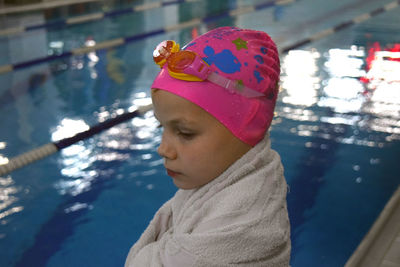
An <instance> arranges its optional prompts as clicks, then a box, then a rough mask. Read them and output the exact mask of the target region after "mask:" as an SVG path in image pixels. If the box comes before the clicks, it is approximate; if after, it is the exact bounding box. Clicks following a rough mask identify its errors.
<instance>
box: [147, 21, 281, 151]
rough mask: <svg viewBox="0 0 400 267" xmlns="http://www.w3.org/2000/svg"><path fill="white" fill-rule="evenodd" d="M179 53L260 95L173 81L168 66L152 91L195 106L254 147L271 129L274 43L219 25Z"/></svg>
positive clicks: (206, 83) (275, 74)
mask: <svg viewBox="0 0 400 267" xmlns="http://www.w3.org/2000/svg"><path fill="white" fill-rule="evenodd" d="M183 49H184V50H190V51H193V52H196V53H197V54H198V55H200V56H201V58H202V59H203V60H204V61H205V62H207V63H208V65H210V68H211V70H212V71H215V72H217V73H218V74H219V75H222V76H224V77H226V78H229V79H231V80H234V81H240V82H241V83H243V84H244V85H245V86H247V87H249V88H251V89H253V90H256V91H258V92H261V93H263V94H264V95H265V96H262V97H257V98H247V97H245V96H243V95H241V94H237V93H232V92H230V91H229V90H227V89H225V88H223V87H221V86H219V85H216V84H214V83H212V82H210V81H208V80H205V81H202V82H192V81H183V80H179V79H175V78H172V77H171V76H170V75H169V74H168V70H167V66H166V65H167V64H165V65H164V67H163V68H162V69H161V71H160V73H159V74H158V75H157V77H156V78H155V80H154V82H153V84H152V86H151V88H157V89H161V90H165V91H168V92H170V93H173V94H175V95H178V96H180V97H183V98H185V99H187V100H189V101H191V102H192V103H194V104H196V105H198V106H200V107H201V108H203V109H204V110H205V111H207V112H208V113H210V114H211V115H213V116H214V117H215V118H216V119H217V120H218V121H220V122H221V123H222V124H223V125H225V127H226V128H228V129H229V130H230V131H231V132H232V133H233V134H234V135H235V136H236V137H237V138H239V139H240V140H242V141H243V142H245V143H247V144H249V145H251V146H255V145H256V144H257V143H258V142H259V141H260V140H262V139H263V138H264V136H265V132H266V131H267V129H268V128H269V126H270V125H271V121H272V118H273V113H274V108H275V102H276V98H277V95H278V86H277V84H278V82H279V74H280V64H279V55H278V52H277V48H276V45H275V43H274V42H273V41H272V39H271V38H270V37H269V35H268V34H266V33H265V32H261V31H254V30H245V29H239V28H235V27H221V28H217V29H214V30H211V31H209V32H207V33H205V34H203V35H201V36H199V37H198V38H196V39H194V40H192V41H191V42H190V43H189V44H187V45H186V46H185V47H184V48H183Z"/></svg>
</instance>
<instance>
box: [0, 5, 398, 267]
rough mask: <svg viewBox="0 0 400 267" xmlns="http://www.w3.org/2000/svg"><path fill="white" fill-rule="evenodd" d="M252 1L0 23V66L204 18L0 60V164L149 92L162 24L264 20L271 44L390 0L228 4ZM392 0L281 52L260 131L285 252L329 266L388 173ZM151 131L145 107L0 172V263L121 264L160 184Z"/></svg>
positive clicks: (385, 190) (300, 262) (393, 122)
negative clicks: (16, 30)
mask: <svg viewBox="0 0 400 267" xmlns="http://www.w3.org/2000/svg"><path fill="white" fill-rule="evenodd" d="M154 2H155V1H134V2H132V1H120V2H119V3H118V4H117V3H114V4H108V6H104V5H101V4H99V3H96V4H90V5H89V4H88V5H83V6H82V8H83V9H84V10H83V11H82V9H78V11H79V12H78V11H76V10H75V9H73V8H69V9H68V8H59V9H53V10H51V12H50V11H49V10H47V11H46V12H31V13H24V14H16V15H7V16H4V15H3V17H2V20H1V21H0V25H1V26H2V27H3V26H4V27H11V25H26V24H32V23H33V24H45V23H49V22H52V21H55V20H56V19H60V18H61V19H63V18H68V17H73V16H77V15H82V14H86V13H82V12H87V13H90V12H98V11H104V10H120V9H122V8H126V7H129V6H132V5H139V4H146V3H154ZM263 3H268V2H267V1H218V2H217V1H194V2H193V3H186V2H185V3H184V2H182V1H177V2H175V3H172V2H171V3H170V4H167V5H165V6H163V7H155V8H151V9H148V10H145V11H142V12H136V13H132V14H124V15H119V16H113V17H111V18H104V19H101V20H95V21H92V22H88V23H82V24H77V25H73V26H68V27H58V28H56V27H42V28H39V29H38V30H35V31H27V32H25V33H21V34H18V35H8V36H0V65H6V64H18V63H21V62H26V61H29V60H32V59H37V58H42V57H47V56H49V55H56V54H61V53H63V52H65V51H71V50H73V49H76V48H79V47H83V46H90V45H93V44H94V43H101V42H104V41H106V40H113V39H116V38H120V37H127V36H134V35H138V34H141V33H149V32H152V31H155V30H157V29H160V28H162V27H171V26H174V25H177V24H179V23H182V22H185V21H188V20H191V19H193V18H202V19H204V21H203V22H202V23H200V24H197V25H194V26H191V27H186V28H182V29H177V30H170V31H166V32H164V33H159V34H152V35H148V36H144V37H143V38H138V39H137V40H135V41H132V42H129V43H126V44H124V45H121V46H117V47H114V48H111V49H108V50H97V51H95V52H91V53H88V54H82V55H77V56H70V57H62V58H60V59H58V60H49V61H44V62H43V63H40V64H33V65H32V66H30V67H27V68H22V69H19V70H14V71H11V72H7V73H3V74H0V84H1V87H0V163H5V162H7V160H8V159H9V158H11V157H14V156H17V155H19V154H21V153H23V152H26V151H29V150H31V149H34V148H36V147H38V146H41V145H43V144H46V143H49V142H54V141H56V140H60V139H62V138H66V137H67V136H71V135H73V134H74V133H76V132H79V131H83V130H86V129H88V128H89V127H90V126H93V125H96V124H98V123H99V122H102V121H104V120H106V119H109V118H112V117H115V116H117V115H118V114H121V113H122V112H124V111H127V110H129V109H131V108H132V107H137V106H140V105H144V104H147V103H149V101H150V99H149V86H150V85H151V82H152V79H153V78H154V76H155V75H156V73H157V66H155V65H154V64H153V63H152V58H151V55H152V49H153V47H154V46H155V45H156V44H158V43H159V42H160V41H162V40H164V39H175V40H177V41H178V42H180V43H186V42H188V41H189V40H190V39H191V38H192V37H193V36H196V35H197V34H201V33H204V32H205V31H207V30H210V29H213V28H215V27H218V26H224V25H231V26H239V27H243V28H253V29H257V30H263V31H266V32H268V33H270V34H271V36H272V37H273V39H275V40H276V42H277V44H278V46H279V47H280V48H282V49H283V48H284V47H288V46H290V45H293V44H295V43H297V42H299V41H300V40H303V39H304V38H307V37H309V36H310V35H312V34H314V33H316V32H320V31H322V30H325V29H329V28H332V27H334V26H336V25H338V24H340V23H342V22H345V21H348V20H349V19H352V18H355V17H357V16H359V15H361V14H364V13H368V12H371V11H372V10H376V9H377V8H379V7H382V6H383V5H385V4H388V3H392V1H373V0H369V1H354V0H353V1H344V0H343V1H337V0H336V1H333V0H332V1H331V0H330V1H323V2H321V3H315V1H312V0H299V1H293V2H288V3H287V4H286V5H270V6H269V7H267V8H263V9H261V10H257V11H252V12H248V13H244V14H242V15H234V14H232V13H229V11H230V10H232V9H235V8H236V7H238V6H248V5H257V4H263ZM67 11H68V12H67ZM399 11H400V8H399V7H396V8H394V9H392V10H388V11H385V12H382V13H381V14H379V15H376V16H373V17H371V18H370V19H368V20H365V21H363V22H361V23H357V24H355V25H352V26H350V27H347V28H346V29H343V30H341V31H338V32H334V33H332V34H329V35H327V36H325V37H324V38H320V39H317V40H315V41H313V42H310V43H308V44H307V45H304V46H299V47H297V48H296V49H295V50H291V51H289V52H288V53H282V55H281V65H282V74H281V77H282V78H281V80H282V90H281V93H280V96H279V100H278V103H277V107H276V116H275V119H274V122H273V125H272V127H271V139H272V146H273V148H274V149H275V150H277V151H278V152H279V154H280V155H281V158H282V161H283V164H284V167H285V177H286V179H287V182H288V184H289V194H288V208H289V216H290V221H291V227H292V258H291V266H293V267H302V266H343V265H344V264H345V262H346V261H347V259H348V258H349V257H350V256H351V254H352V252H353V251H354V250H355V248H356V247H357V245H358V244H359V243H360V241H361V240H362V238H363V237H364V235H365V234H366V233H367V231H368V230H369V228H370V227H371V225H372V224H373V222H374V221H375V219H376V218H377V216H378V215H379V213H380V211H381V210H382V208H383V207H384V205H385V203H386V202H387V201H388V199H389V198H390V196H391V194H392V193H393V192H394V190H395V189H396V188H397V186H398V185H399V184H400V179H399V173H400V165H399V164H398V163H399V156H400V123H399V121H400V80H399V78H398V77H399V73H400V61H399V60H398V54H397V53H396V52H394V51H390V50H395V49H394V47H395V45H396V44H400V40H399V39H400V37H399V35H398V34H397V32H398V31H399V26H398V25H400V18H399V16H398V12H399ZM74 12H75V13H74ZM77 13H79V14H77ZM60 16H61V17H60ZM160 140H161V130H160V129H159V128H157V123H156V120H155V118H154V116H153V114H152V112H151V111H149V112H147V113H146V114H144V116H142V117H136V118H134V119H132V120H130V121H127V122H125V123H122V124H119V125H118V126H116V127H113V128H112V129H109V130H106V131H104V132H102V133H100V134H97V135H95V136H93V137H92V138H89V139H86V140H83V141H81V142H78V143H76V144H74V145H72V146H70V147H67V148H65V149H63V150H62V151H60V152H58V153H57V154H54V155H52V156H49V157H47V158H45V159H43V160H40V161H37V162H35V163H33V164H30V165H28V166H26V167H23V168H21V169H19V170H16V171H14V172H12V173H10V174H7V175H4V176H2V177H0V248H1V249H0V266H122V265H123V263H124V260H125V257H126V255H127V253H128V250H129V248H130V246H131V245H132V244H133V243H134V242H135V241H136V240H137V239H138V238H139V236H140V234H141V233H142V232H143V230H144V229H145V227H146V226H147V224H148V222H149V221H150V220H151V218H152V216H153V215H154V213H155V212H156V210H157V209H158V208H159V207H160V206H161V205H162V204H163V203H164V202H165V201H166V200H168V199H169V198H171V197H172V196H173V195H174V193H175V192H176V188H175V186H174V185H173V184H172V182H171V179H170V178H169V177H168V176H167V175H166V173H165V171H164V169H163V165H162V163H163V162H162V160H161V159H160V157H159V156H158V155H157V153H156V148H157V146H158V144H159V143H160Z"/></svg>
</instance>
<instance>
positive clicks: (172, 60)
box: [167, 51, 196, 73]
mask: <svg viewBox="0 0 400 267" xmlns="http://www.w3.org/2000/svg"><path fill="white" fill-rule="evenodd" d="M195 58H196V54H195V53H193V52H191V51H179V52H178V53H173V54H172V55H170V56H169V58H168V59H167V63H168V68H169V69H170V70H171V71H173V72H178V73H183V72H184V70H185V69H186V68H188V67H189V66H190V65H191V64H192V63H193V61H194V60H195Z"/></svg>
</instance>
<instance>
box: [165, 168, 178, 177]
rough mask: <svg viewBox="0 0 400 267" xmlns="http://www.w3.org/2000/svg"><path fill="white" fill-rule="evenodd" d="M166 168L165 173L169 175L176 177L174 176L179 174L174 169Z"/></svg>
mask: <svg viewBox="0 0 400 267" xmlns="http://www.w3.org/2000/svg"><path fill="white" fill-rule="evenodd" d="M166 170H167V174H168V175H169V176H171V177H176V176H178V175H179V174H180V173H179V172H175V171H173V170H170V169H166Z"/></svg>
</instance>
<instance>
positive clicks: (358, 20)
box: [281, 0, 400, 53]
mask: <svg viewBox="0 0 400 267" xmlns="http://www.w3.org/2000/svg"><path fill="white" fill-rule="evenodd" d="M399 5H400V0H397V1H393V2H391V3H388V4H386V5H384V6H383V7H379V8H377V9H374V10H372V11H371V12H369V13H365V14H361V15H359V16H356V17H355V18H353V19H351V20H348V21H344V22H342V23H340V24H338V25H336V26H334V27H332V28H329V29H325V30H322V31H320V32H317V33H315V34H313V35H311V36H310V37H308V38H305V39H303V40H299V41H298V42H296V43H294V44H293V45H290V46H287V47H285V48H283V49H282V50H281V51H282V53H287V52H289V51H290V50H294V49H297V48H299V47H301V46H304V45H307V44H310V43H312V42H314V41H316V40H319V39H321V38H324V37H327V36H328V35H331V34H334V33H337V32H339V31H341V30H344V29H347V28H349V27H350V26H354V25H355V24H359V23H361V22H364V21H366V20H368V19H370V18H372V17H374V16H376V15H379V14H382V13H384V12H386V11H390V10H392V9H395V8H397V7H398V6H399Z"/></svg>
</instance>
